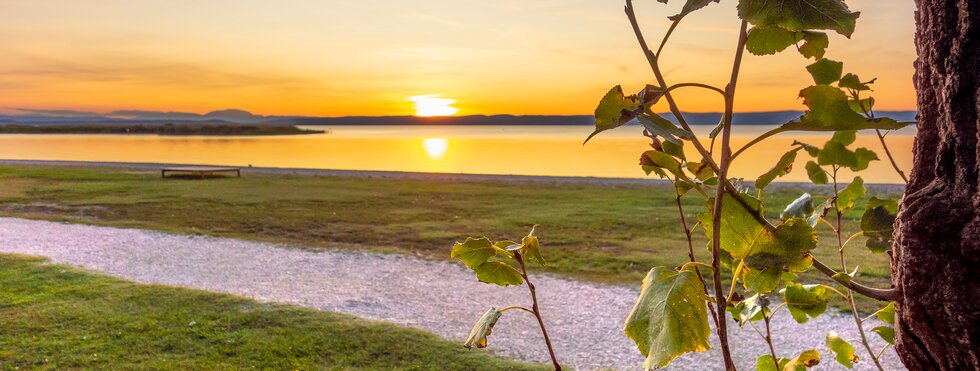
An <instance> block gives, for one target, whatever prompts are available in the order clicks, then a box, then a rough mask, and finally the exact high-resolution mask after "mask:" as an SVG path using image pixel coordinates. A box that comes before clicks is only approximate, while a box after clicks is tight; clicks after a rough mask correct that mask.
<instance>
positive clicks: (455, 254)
mask: <svg viewBox="0 0 980 371" xmlns="http://www.w3.org/2000/svg"><path fill="white" fill-rule="evenodd" d="M496 254H497V248H496V247H494V245H493V243H492V242H490V239H488V238H486V237H482V238H472V237H467V238H466V241H464V242H462V243H460V242H456V244H454V245H453V251H452V253H450V257H452V258H453V259H459V261H461V262H463V264H466V266H467V267H470V269H473V270H475V269H476V268H477V267H479V266H480V265H482V264H483V263H486V262H487V260H489V259H490V257H491V256H494V255H496Z"/></svg>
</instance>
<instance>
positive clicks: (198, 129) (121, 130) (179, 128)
mask: <svg viewBox="0 0 980 371" xmlns="http://www.w3.org/2000/svg"><path fill="white" fill-rule="evenodd" d="M321 133H324V131H323V130H309V129H301V128H298V127H296V126H292V125H215V124H160V125H148V124H136V125H131V124H102V125H97V124H84V125H0V134H136V135H140V134H154V135H166V136H195V135H197V136H242V135H245V136H250V135H306V134H321Z"/></svg>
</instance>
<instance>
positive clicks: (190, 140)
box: [0, 125, 915, 183]
mask: <svg viewBox="0 0 980 371" xmlns="http://www.w3.org/2000/svg"><path fill="white" fill-rule="evenodd" d="M304 128H310V129H318V130H329V132H327V133H324V134H313V135H296V136H254V137H213V136H211V137H203V136H200V137H195V136H189V137H187V136H179V137H178V136H157V135H54V134H6V135H0V158H3V159H18V160H73V161H111V162H159V163H182V164H213V165H229V166H248V165H249V164H251V165H253V166H260V167H290V168H316V169H343V170H391V171H412V172H439V173H471V174H514V175H550V176H589V177H615V178H642V177H645V175H644V173H643V171H642V170H641V169H640V167H639V166H638V165H637V162H638V159H639V157H640V154H641V153H642V152H643V151H645V150H647V149H649V146H648V140H647V139H646V138H643V137H642V136H641V135H640V133H641V130H642V129H641V128H640V127H639V126H629V127H623V128H619V129H616V130H611V131H607V132H604V133H602V134H600V135H598V136H597V137H595V138H593V139H592V141H590V142H589V143H588V144H587V145H584V146H583V145H582V140H584V139H585V138H586V137H587V136H588V134H589V133H590V132H591V131H592V127H591V126H339V127H319V126H317V127H304ZM770 128H772V127H771V126H761V125H758V126H737V127H736V128H735V131H734V132H733V137H732V144H733V147H734V148H735V149H738V147H740V146H741V145H742V144H744V143H746V142H748V141H749V140H751V139H752V138H754V137H756V136H758V135H759V134H761V133H763V132H765V131H767V130H769V129H770ZM710 129H711V127H709V126H698V127H696V129H695V130H696V131H697V132H698V134H699V136H701V137H702V138H705V139H707V132H708V131H710ZM914 135H915V129H914V128H909V129H903V130H900V131H897V132H893V133H891V134H889V135H888V137H887V138H886V140H887V141H888V145H889V148H890V149H891V151H892V154H893V155H894V156H895V157H896V159H895V160H896V162H897V163H898V164H899V166H900V167H901V168H902V169H903V170H905V171H906V172H907V171H908V169H910V168H911V164H912V142H913V139H914ZM829 136H830V134H829V133H828V134H826V135H824V134H818V135H813V134H810V133H790V134H783V135H779V136H776V137H773V138H770V139H768V140H767V141H765V142H763V143H762V144H759V145H757V146H755V147H754V148H752V149H751V150H749V151H747V152H745V153H744V154H743V155H741V156H740V157H739V158H738V159H737V161H736V162H735V163H734V165H733V169H732V173H731V174H732V175H733V176H737V177H744V178H746V179H755V177H757V176H758V175H759V174H762V173H763V172H765V171H767V170H768V169H769V168H771V167H772V166H773V165H774V164H775V162H776V160H777V159H778V158H779V156H781V155H782V154H783V153H785V152H786V151H787V150H788V149H790V146H791V143H792V142H793V140H794V139H799V140H801V141H803V142H806V143H809V144H814V145H818V146H822V145H823V144H824V142H825V141H826V140H827V139H829ZM856 146H861V147H867V148H869V149H871V150H872V151H875V152H876V153H878V155H879V157H881V158H882V161H875V162H873V163H872V164H871V166H870V168H869V169H868V170H866V171H864V172H862V174H861V175H862V177H864V179H865V181H867V182H871V183H900V182H901V178H900V177H899V176H898V175H897V174H896V173H895V171H894V170H893V169H892V167H891V165H890V164H889V162H888V161H887V159H886V158H885V155H884V151H883V150H882V147H881V144H880V143H879V141H878V138H877V136H875V135H874V132H873V131H868V132H864V133H863V134H859V135H858V139H857V143H856ZM687 147H691V148H687V149H686V150H687V151H688V153H689V154H690V155H691V156H696V151H695V150H694V148H693V147H692V146H690V145H689V146H687ZM808 158H809V156H807V155H806V154H805V153H801V154H800V156H798V158H797V164H796V166H795V169H794V171H793V173H791V174H789V175H787V176H785V177H783V178H780V180H782V181H807V178H806V172H805V170H804V169H803V165H804V164H805V162H806V160H807V159H808ZM843 177H844V179H850V177H851V175H850V174H848V173H844V174H843Z"/></svg>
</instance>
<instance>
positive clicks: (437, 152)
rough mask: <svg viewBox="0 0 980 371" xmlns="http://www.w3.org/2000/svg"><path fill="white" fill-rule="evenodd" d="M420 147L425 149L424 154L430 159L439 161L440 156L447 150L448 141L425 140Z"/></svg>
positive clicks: (437, 139)
mask: <svg viewBox="0 0 980 371" xmlns="http://www.w3.org/2000/svg"><path fill="white" fill-rule="evenodd" d="M422 147H424V148H425V153H427V154H428V155H429V157H430V158H432V159H433V160H440V159H442V156H445V155H446V150H448V149H449V141H447V140H445V139H443V138H426V139H425V140H423V141H422Z"/></svg>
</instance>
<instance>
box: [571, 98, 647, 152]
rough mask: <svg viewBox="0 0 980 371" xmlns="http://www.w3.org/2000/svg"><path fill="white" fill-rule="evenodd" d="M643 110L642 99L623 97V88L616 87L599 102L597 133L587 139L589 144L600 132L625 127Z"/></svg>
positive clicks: (597, 108) (596, 118) (596, 117)
mask: <svg viewBox="0 0 980 371" xmlns="http://www.w3.org/2000/svg"><path fill="white" fill-rule="evenodd" d="M641 108H643V104H642V103H641V101H640V99H639V98H638V97H637V96H635V95H630V96H625V95H623V87H622V86H619V85H616V86H614V87H613V88H612V89H609V92H608V93H606V95H605V96H603V97H602V100H600V101H599V106H598V107H596V109H595V131H594V132H592V134H590V135H589V137H588V138H586V139H585V142H586V143H587V142H588V141H589V140H590V139H592V137H594V136H595V135H596V134H599V133H600V132H603V131H606V130H609V129H615V128H618V127H620V126H623V125H625V124H626V123H627V122H629V121H630V120H632V119H633V118H635V117H636V115H637V111H639V110H640V109H641Z"/></svg>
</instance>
